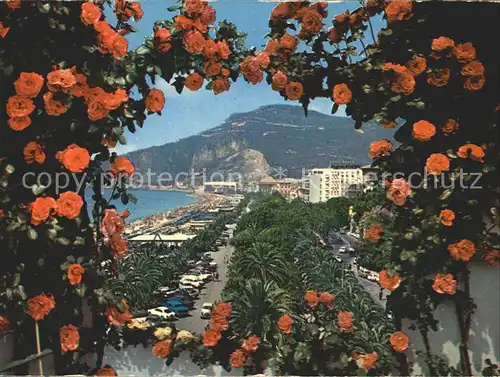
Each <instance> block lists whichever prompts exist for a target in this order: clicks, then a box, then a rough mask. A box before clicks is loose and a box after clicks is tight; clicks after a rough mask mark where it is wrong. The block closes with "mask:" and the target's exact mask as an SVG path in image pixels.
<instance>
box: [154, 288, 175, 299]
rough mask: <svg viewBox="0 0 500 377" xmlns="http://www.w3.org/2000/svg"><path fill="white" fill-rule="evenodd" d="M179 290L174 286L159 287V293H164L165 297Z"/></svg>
mask: <svg viewBox="0 0 500 377" xmlns="http://www.w3.org/2000/svg"><path fill="white" fill-rule="evenodd" d="M178 291H179V289H178V288H172V287H160V288H158V293H160V294H162V295H164V296H165V297H170V296H173V295H174V294H176V293H177V292H178Z"/></svg>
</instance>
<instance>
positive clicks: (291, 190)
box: [259, 177, 304, 199]
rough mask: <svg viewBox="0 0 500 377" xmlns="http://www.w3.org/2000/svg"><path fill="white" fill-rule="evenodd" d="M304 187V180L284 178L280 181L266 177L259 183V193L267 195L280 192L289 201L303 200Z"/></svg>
mask: <svg viewBox="0 0 500 377" xmlns="http://www.w3.org/2000/svg"><path fill="white" fill-rule="evenodd" d="M302 187H303V183H302V180H301V179H295V178H282V179H279V180H278V179H274V178H273V177H265V178H263V179H261V180H260V182H259V192H262V193H265V194H272V193H274V192H278V193H279V194H280V195H281V196H283V197H284V198H287V199H296V198H302V197H303V196H304V195H303V190H302Z"/></svg>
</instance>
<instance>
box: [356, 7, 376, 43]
mask: <svg viewBox="0 0 500 377" xmlns="http://www.w3.org/2000/svg"><path fill="white" fill-rule="evenodd" d="M358 3H359V4H360V5H361V6H362V7H363V8H364V10H365V13H366V14H367V13H368V9H367V8H366V5H365V3H364V2H363V0H358ZM368 27H369V28H370V34H371V36H372V39H373V43H376V42H377V40H376V39H375V33H374V32H373V26H372V22H371V21H370V17H368ZM365 50H366V48H365Z"/></svg>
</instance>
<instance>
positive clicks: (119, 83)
mask: <svg viewBox="0 0 500 377" xmlns="http://www.w3.org/2000/svg"><path fill="white" fill-rule="evenodd" d="M115 83H117V84H118V85H121V86H125V84H126V83H127V82H126V81H125V79H124V78H123V77H118V78H116V79H115Z"/></svg>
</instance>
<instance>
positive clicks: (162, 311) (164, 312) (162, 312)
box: [148, 306, 175, 320]
mask: <svg viewBox="0 0 500 377" xmlns="http://www.w3.org/2000/svg"><path fill="white" fill-rule="evenodd" d="M148 314H149V315H154V316H156V317H160V318H162V319H167V320H170V319H175V313H174V312H172V311H170V310H168V308H167V307H165V306H159V307H157V308H154V309H148Z"/></svg>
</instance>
